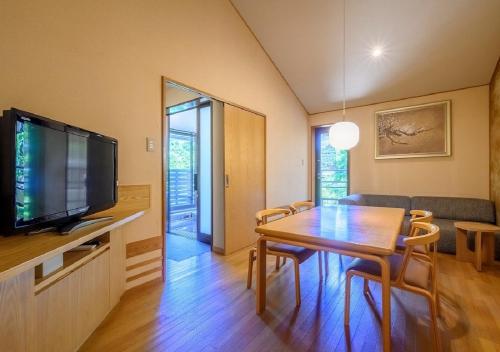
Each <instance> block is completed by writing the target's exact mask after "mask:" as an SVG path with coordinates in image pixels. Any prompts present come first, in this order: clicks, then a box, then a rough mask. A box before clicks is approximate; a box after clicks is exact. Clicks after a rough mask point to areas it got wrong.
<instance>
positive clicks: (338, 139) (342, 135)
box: [329, 0, 359, 150]
mask: <svg viewBox="0 0 500 352" xmlns="http://www.w3.org/2000/svg"><path fill="white" fill-rule="evenodd" d="M345 7H346V0H344V21H343V26H344V33H343V41H342V44H343V59H342V75H343V98H342V121H340V122H336V123H334V124H333V126H331V127H330V131H329V142H330V145H331V146H332V147H334V148H336V149H339V150H349V149H351V148H354V147H355V146H356V145H357V144H358V142H359V127H358V126H357V125H356V124H355V123H354V122H350V121H346V120H345V115H346V111H345V100H346V89H345V81H346V79H345V72H346V69H345V66H346V50H345V37H346V36H345V19H346V8H345Z"/></svg>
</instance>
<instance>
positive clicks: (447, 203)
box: [411, 197, 495, 223]
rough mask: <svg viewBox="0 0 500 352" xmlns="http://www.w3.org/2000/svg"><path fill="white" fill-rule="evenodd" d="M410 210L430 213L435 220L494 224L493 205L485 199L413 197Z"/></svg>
mask: <svg viewBox="0 0 500 352" xmlns="http://www.w3.org/2000/svg"><path fill="white" fill-rule="evenodd" d="M411 208H412V209H421V210H429V211H432V214H433V216H434V217H435V218H441V219H451V220H463V221H478V222H489V223H494V222H495V204H494V203H493V202H491V201H489V200H486V199H476V198H453V197H413V198H412V199H411Z"/></svg>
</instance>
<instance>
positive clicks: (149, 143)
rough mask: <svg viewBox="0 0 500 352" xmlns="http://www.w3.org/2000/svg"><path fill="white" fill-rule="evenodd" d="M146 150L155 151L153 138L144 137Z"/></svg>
mask: <svg viewBox="0 0 500 352" xmlns="http://www.w3.org/2000/svg"><path fill="white" fill-rule="evenodd" d="M146 151H148V152H154V151H155V140H154V139H153V138H150V137H147V138H146Z"/></svg>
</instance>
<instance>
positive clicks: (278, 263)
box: [276, 255, 280, 271]
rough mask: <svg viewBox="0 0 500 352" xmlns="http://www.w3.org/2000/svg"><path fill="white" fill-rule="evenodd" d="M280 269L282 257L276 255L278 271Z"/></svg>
mask: <svg viewBox="0 0 500 352" xmlns="http://www.w3.org/2000/svg"><path fill="white" fill-rule="evenodd" d="M278 270H280V257H279V256H278V255H277V256H276V271H278Z"/></svg>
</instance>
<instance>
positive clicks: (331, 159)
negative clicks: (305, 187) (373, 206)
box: [314, 126, 349, 206]
mask: <svg viewBox="0 0 500 352" xmlns="http://www.w3.org/2000/svg"><path fill="white" fill-rule="evenodd" d="M329 131H330V127H329V126H328V127H317V128H315V129H314V142H315V148H314V154H315V170H314V171H315V201H316V205H318V206H319V205H324V206H329V205H335V204H337V203H338V200H339V199H341V198H344V197H347V196H348V195H349V152H348V151H347V150H338V149H335V148H334V147H332V146H331V144H330V140H329Z"/></svg>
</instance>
